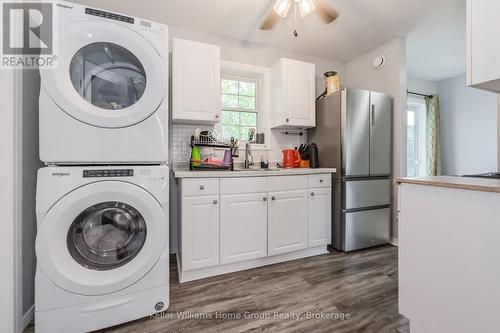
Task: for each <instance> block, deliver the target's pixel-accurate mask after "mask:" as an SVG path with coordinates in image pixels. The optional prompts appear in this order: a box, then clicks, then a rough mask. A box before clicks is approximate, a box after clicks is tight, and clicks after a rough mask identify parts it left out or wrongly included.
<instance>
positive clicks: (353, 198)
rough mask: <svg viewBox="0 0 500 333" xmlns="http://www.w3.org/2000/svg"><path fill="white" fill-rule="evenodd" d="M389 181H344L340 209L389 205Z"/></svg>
mask: <svg viewBox="0 0 500 333" xmlns="http://www.w3.org/2000/svg"><path fill="white" fill-rule="evenodd" d="M391 188H392V186H391V180H390V179H371V180H346V181H343V183H342V189H343V192H344V193H343V196H342V197H343V198H344V200H343V202H342V208H344V209H353V208H365V207H375V206H383V205H390V204H391Z"/></svg>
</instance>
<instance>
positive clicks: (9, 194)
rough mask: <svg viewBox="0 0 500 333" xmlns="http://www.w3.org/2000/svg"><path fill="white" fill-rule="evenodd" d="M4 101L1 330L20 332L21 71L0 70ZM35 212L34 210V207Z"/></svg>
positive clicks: (0, 197)
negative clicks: (2, 303) (3, 303)
mask: <svg viewBox="0 0 500 333" xmlns="http://www.w3.org/2000/svg"><path fill="white" fill-rule="evenodd" d="M0 71H1V75H0V89H1V91H2V96H3V97H2V98H3V103H4V104H3V105H4V108H3V111H4V112H2V121H1V122H0V156H2V158H3V160H4V161H5V162H4V163H2V164H1V167H0V170H1V172H0V184H1V186H0V205H1V207H2V211H3V212H4V213H3V214H4V215H3V221H4V224H3V228H2V229H3V230H2V233H0V253H1V255H0V266H1V267H2V270H3V274H2V275H1V277H0V299H1V300H2V302H5V303H7V305H6V306H2V310H1V311H0V331H2V332H16V333H17V332H21V331H22V330H23V329H24V327H23V326H24V325H23V323H22V317H23V315H22V260H21V258H22V253H21V235H22V234H21V223H22V215H21V212H22V210H21V205H22V183H21V176H22V70H20V69H2V70H0ZM33 209H34V207H33Z"/></svg>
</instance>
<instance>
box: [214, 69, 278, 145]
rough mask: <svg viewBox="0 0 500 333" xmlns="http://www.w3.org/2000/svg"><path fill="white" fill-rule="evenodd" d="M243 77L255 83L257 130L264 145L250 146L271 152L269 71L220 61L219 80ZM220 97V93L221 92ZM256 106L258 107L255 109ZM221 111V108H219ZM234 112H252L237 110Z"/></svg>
mask: <svg viewBox="0 0 500 333" xmlns="http://www.w3.org/2000/svg"><path fill="white" fill-rule="evenodd" d="M230 76H234V77H245V78H248V79H250V80H255V81H257V87H256V89H257V92H256V101H255V105H256V110H258V115H257V129H258V132H259V133H264V136H265V143H264V144H257V143H254V144H252V149H254V150H271V142H270V141H271V127H270V107H271V95H270V91H271V69H270V68H268V67H263V66H256V65H250V64H243V63H238V62H233V61H227V60H222V61H221V78H223V77H230ZM221 95H222V92H221ZM257 105H258V107H257ZM221 109H222V108H221ZM235 111H242V112H253V110H246V109H237V110H235ZM215 129H216V130H218V131H220V129H221V123H220V122H219V123H217V124H216V125H215Z"/></svg>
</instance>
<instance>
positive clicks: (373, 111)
mask: <svg viewBox="0 0 500 333" xmlns="http://www.w3.org/2000/svg"><path fill="white" fill-rule="evenodd" d="M373 125H375V105H374V104H372V126H373Z"/></svg>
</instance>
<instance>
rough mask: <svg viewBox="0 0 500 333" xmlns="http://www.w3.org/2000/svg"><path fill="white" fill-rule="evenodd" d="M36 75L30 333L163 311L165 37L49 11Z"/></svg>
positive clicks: (140, 26)
mask: <svg viewBox="0 0 500 333" xmlns="http://www.w3.org/2000/svg"><path fill="white" fill-rule="evenodd" d="M55 5H56V10H57V12H58V13H57V14H58V41H59V42H58V44H59V52H58V62H59V64H58V68H57V69H51V70H41V71H40V76H41V91H40V105H39V107H40V159H41V160H42V161H43V162H44V163H45V164H46V165H47V166H46V167H44V168H42V169H40V170H39V173H38V183H37V204H36V206H37V207H36V210H37V226H38V233H37V238H36V256H37V269H36V277H35V331H36V332H37V333H45V332H50V333H53V332H64V333H68V332H87V331H92V330H96V329H101V328H104V327H109V326H113V325H116V324H120V323H124V322H127V321H130V320H134V319H138V318H141V317H145V316H149V315H151V314H154V313H157V312H160V311H163V310H165V309H166V308H167V307H168V305H169V269H168V267H169V264H168V251H169V247H168V179H169V171H168V168H167V166H166V162H167V158H168V148H167V147H168V144H167V131H168V100H167V98H168V93H167V91H168V90H167V85H168V28H167V26H165V25H162V24H159V23H155V22H151V21H146V20H142V19H139V18H135V17H130V16H125V15H120V14H116V13H110V12H107V11H103V10H98V9H95V8H89V7H85V6H81V5H76V4H73V3H69V2H64V1H60V2H56V3H55Z"/></svg>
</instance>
